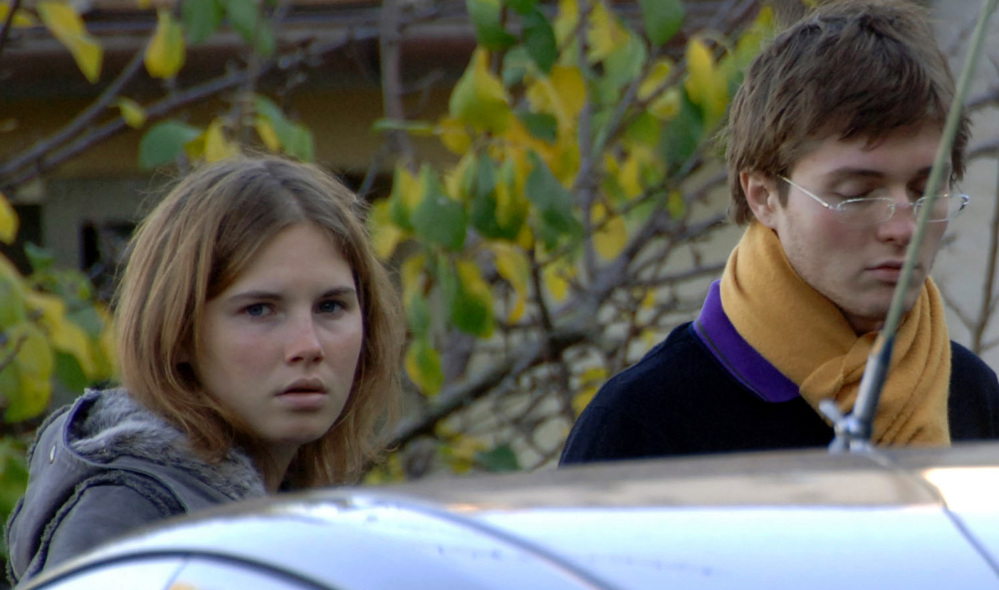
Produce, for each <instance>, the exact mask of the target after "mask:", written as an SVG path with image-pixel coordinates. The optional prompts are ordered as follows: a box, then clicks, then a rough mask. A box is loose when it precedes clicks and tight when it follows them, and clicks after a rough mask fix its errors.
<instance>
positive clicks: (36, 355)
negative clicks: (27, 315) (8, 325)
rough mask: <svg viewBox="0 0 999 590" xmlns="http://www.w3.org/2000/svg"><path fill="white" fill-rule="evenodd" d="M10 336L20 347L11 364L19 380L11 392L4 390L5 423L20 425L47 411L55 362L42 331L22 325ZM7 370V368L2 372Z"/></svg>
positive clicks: (33, 326) (35, 327)
mask: <svg viewBox="0 0 999 590" xmlns="http://www.w3.org/2000/svg"><path fill="white" fill-rule="evenodd" d="M10 337H11V339H12V341H13V342H18V341H20V342H21V348H20V350H19V351H18V353H17V356H16V357H14V362H13V363H12V365H14V366H16V367H17V372H18V373H19V380H18V383H17V385H16V387H15V388H14V389H13V390H11V389H4V390H3V391H4V395H5V396H7V402H8V403H7V408H6V410H5V411H4V420H6V421H8V422H20V421H22V420H28V419H30V418H34V417H36V416H38V415H40V414H41V413H42V412H44V411H45V410H46V408H48V405H49V400H50V399H51V396H52V369H53V364H54V363H53V358H52V356H53V355H52V349H51V347H50V346H49V343H48V341H47V340H46V338H45V334H44V332H42V330H41V328H39V327H37V326H35V325H34V324H21V325H20V326H18V327H17V329H16V330H11V334H10ZM9 349H10V347H7V350H9ZM9 369H10V367H7V369H5V370H4V372H7V370H9ZM4 385H5V386H6V383H4ZM10 391H14V392H15V395H10Z"/></svg>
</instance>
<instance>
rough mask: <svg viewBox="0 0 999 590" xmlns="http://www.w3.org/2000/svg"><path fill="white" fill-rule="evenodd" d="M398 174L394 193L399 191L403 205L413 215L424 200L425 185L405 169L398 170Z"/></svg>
mask: <svg viewBox="0 0 999 590" xmlns="http://www.w3.org/2000/svg"><path fill="white" fill-rule="evenodd" d="M396 170H397V172H398V174H397V175H396V178H395V186H394V187H392V189H393V190H392V192H395V191H396V190H398V191H399V196H400V197H401V201H402V203H403V204H404V205H405V206H406V209H407V211H409V212H410V213H412V212H413V211H414V210H415V209H416V207H417V206H418V205H419V204H420V201H422V200H423V184H422V183H421V182H420V179H419V178H417V177H416V175H414V174H410V173H409V171H408V170H406V169H405V168H404V167H399V168H397V169H396Z"/></svg>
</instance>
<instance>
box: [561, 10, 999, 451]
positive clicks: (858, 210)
mask: <svg viewBox="0 0 999 590" xmlns="http://www.w3.org/2000/svg"><path fill="white" fill-rule="evenodd" d="M932 39H933V32H932V30H931V29H930V27H929V25H928V24H927V22H926V18H925V16H924V14H923V12H922V10H921V9H920V8H918V7H916V6H913V5H911V4H907V3H902V2H900V1H887V0H880V1H874V0H870V1H868V2H857V1H848V2H835V3H830V4H825V5H823V6H821V7H820V8H818V9H817V10H816V11H815V12H814V13H812V14H811V15H809V16H807V17H806V18H805V19H804V20H802V21H800V22H798V23H797V24H795V25H794V26H792V27H791V28H789V29H788V30H786V31H785V32H783V33H782V34H781V35H780V36H778V37H777V39H775V41H774V42H773V44H772V45H770V46H769V47H768V48H766V49H764V50H763V52H762V53H761V54H760V55H759V57H757V59H756V60H755V61H754V62H753V64H752V65H751V66H750V68H749V71H748V72H747V75H746V78H745V81H744V83H743V85H742V87H741V88H740V89H739V92H738V93H737V95H736V97H735V99H734V101H733V104H732V108H731V113H730V117H729V129H728V167H729V176H730V188H731V193H732V198H733V208H734V216H735V219H736V221H737V222H738V223H739V224H748V227H747V228H746V231H745V233H744V235H743V237H742V240H741V241H740V242H739V244H738V245H737V246H736V248H735V250H733V252H732V254H731V256H730V257H729V260H728V264H727V265H726V268H725V271H724V274H723V276H722V278H721V280H720V281H717V282H715V283H714V284H713V285H712V287H711V290H710V292H709V294H708V297H707V299H706V301H705V303H704V307H703V309H702V311H701V314H700V316H699V317H698V319H697V320H696V321H694V322H692V323H690V324H685V325H682V326H680V327H678V328H677V329H675V330H674V331H673V332H672V333H671V334H670V335H669V337H667V338H666V340H665V341H663V342H661V343H660V344H659V345H658V346H656V347H655V348H654V349H653V350H651V351H650V352H649V353H648V354H647V355H646V356H645V358H643V359H642V360H641V361H640V362H639V363H638V364H636V365H634V366H633V367H631V368H629V369H627V370H626V371H624V372H622V373H620V374H619V375H617V376H615V377H614V378H613V379H611V380H610V381H609V382H608V383H607V384H606V385H604V387H603V388H602V389H601V391H600V392H599V393H598V394H597V396H596V397H595V398H594V400H593V401H592V403H591V404H590V405H589V407H587V408H586V410H585V411H584V412H583V414H582V415H581V416H580V418H579V420H578V421H577V423H576V425H575V426H574V427H573V430H572V432H571V433H570V435H569V439H568V441H567V442H566V446H565V449H564V451H563V454H562V460H561V463H562V464H567V463H580V462H588V461H599V460H609V459H623V458H637V457H651V456H663V455H680V454H691V453H710V452H722V451H740V450H762V449H778V448H795V447H809V446H823V445H827V444H828V443H829V442H830V441H831V440H832V438H833V430H832V427H831V426H830V425H829V423H828V422H827V421H826V420H825V419H824V418H823V417H822V416H821V415H820V414H819V412H818V409H817V408H818V404H819V402H820V401H821V400H823V399H834V400H835V401H836V402H837V404H838V405H839V407H840V409H841V410H843V411H849V410H850V409H852V407H853V403H854V401H855V399H856V396H857V390H858V386H859V383H860V378H861V376H862V374H863V371H864V367H865V364H866V361H867V357H868V354H869V352H870V348H871V345H872V343H873V342H874V339H875V337H876V335H877V330H879V329H880V328H881V325H882V323H883V322H884V319H885V317H886V315H887V312H888V308H889V304H890V302H891V300H892V296H893V293H894V290H895V286H896V284H897V283H898V281H899V277H900V274H901V268H902V263H903V261H904V260H905V256H906V248H907V247H908V246H909V243H910V241H911V240H912V239H913V234H914V232H915V228H916V216H917V215H918V214H919V211H920V209H921V208H922V207H924V206H925V203H926V201H925V200H923V198H924V194H923V193H924V190H925V187H926V183H927V179H928V176H929V173H930V168H931V166H932V164H933V160H934V156H935V153H936V149H937V146H938V145H939V143H940V140H941V135H942V129H943V124H944V120H945V118H946V115H947V110H948V108H949V105H950V103H951V101H952V99H953V96H954V82H953V79H952V77H951V74H950V71H949V69H948V67H947V63H946V60H945V58H944V56H943V55H942V54H941V52H940V50H939V48H938V47H937V46H936V44H935V43H934V41H933V40H932ZM967 141H968V124H967V121H964V122H963V123H962V125H961V128H960V130H959V132H958V134H957V138H956V141H955V142H954V148H953V151H952V152H951V157H950V165H951V168H950V173H949V182H948V183H947V185H948V186H947V188H945V190H942V191H941V193H942V194H941V195H940V196H939V197H938V199H937V200H936V202H935V204H934V205H933V209H932V211H931V212H930V213H931V215H930V219H931V220H932V223H929V224H928V228H927V231H926V232H925V234H924V239H923V243H922V244H921V249H920V253H919V257H918V264H917V267H916V270H915V275H914V277H913V281H912V283H911V286H910V287H909V288H908V289H907V291H906V297H905V304H906V315H905V316H904V317H903V320H902V322H901V325H900V329H899V332H898V336H897V338H896V343H895V350H894V355H893V358H892V366H891V370H890V372H889V375H888V379H887V382H886V385H885V388H884V390H883V393H882V398H881V403H880V405H879V407H878V411H877V415H876V417H875V422H874V427H873V437H872V439H873V442H875V443H876V444H879V445H909V444H912V445H947V444H949V443H950V441H951V440H969V439H986V438H996V437H999V382H997V380H996V374H995V373H994V372H993V371H992V370H991V369H990V368H989V367H988V366H987V365H985V363H983V362H982V361H981V359H979V358H978V357H977V356H975V355H974V354H972V353H971V352H970V351H968V350H967V349H966V348H964V347H962V346H961V345H959V344H956V343H954V342H951V341H950V338H949V336H948V333H947V326H946V324H945V321H944V307H943V303H942V301H941V297H940V294H939V292H938V291H937V288H936V286H935V285H934V283H933V281H932V280H931V279H930V278H929V276H928V275H929V271H930V268H931V267H932V265H933V259H934V256H935V255H936V252H937V249H938V248H939V246H940V242H941V238H942V236H943V234H944V231H945V230H946V228H947V222H948V220H950V219H952V218H953V217H955V216H956V215H957V214H958V213H959V212H960V211H961V210H962V209H963V208H964V206H965V204H966V202H967V197H965V196H963V195H959V194H956V193H955V192H952V191H951V188H950V187H951V186H952V185H953V182H954V181H956V180H958V179H959V178H960V177H961V176H962V174H963V172H964V160H963V155H962V153H963V150H964V147H965V145H966V144H967Z"/></svg>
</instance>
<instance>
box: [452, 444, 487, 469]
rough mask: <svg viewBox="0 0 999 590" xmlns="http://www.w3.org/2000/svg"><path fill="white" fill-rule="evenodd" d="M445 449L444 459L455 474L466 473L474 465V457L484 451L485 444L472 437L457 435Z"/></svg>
mask: <svg viewBox="0 0 999 590" xmlns="http://www.w3.org/2000/svg"><path fill="white" fill-rule="evenodd" d="M445 448H446V449H447V453H446V455H445V456H446V458H447V462H448V464H449V465H450V467H451V471H453V472H455V473H467V472H468V471H469V470H470V469H471V468H472V467H473V466H474V465H475V456H476V454H477V453H479V452H480V451H484V450H486V448H488V447H487V445H486V443H485V442H484V441H483V440H482V439H479V438H476V437H474V436H467V435H459V436H458V437H457V438H456V439H455V440H452V441H450V444H449V445H448V446H447V447H445Z"/></svg>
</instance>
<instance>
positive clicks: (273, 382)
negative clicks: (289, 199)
mask: <svg viewBox="0 0 999 590" xmlns="http://www.w3.org/2000/svg"><path fill="white" fill-rule="evenodd" d="M361 311H362V310H361V306H360V302H359V301H358V295H357V289H356V285H355V284H354V278H353V272H352V269H351V267H350V265H349V264H348V263H347V261H346V260H344V258H343V256H341V254H340V252H339V251H338V250H337V248H336V247H335V246H334V245H333V243H332V242H331V240H330V238H329V237H328V235H327V233H326V232H325V231H323V230H322V229H321V228H320V227H319V226H316V225H314V224H312V223H301V224H298V225H294V226H292V227H289V228H287V229H284V230H282V231H281V232H280V233H278V234H277V235H275V236H274V237H273V238H271V239H270V240H269V242H268V243H267V244H265V245H264V247H263V248H261V249H260V251H259V253H258V254H257V255H256V256H255V258H254V259H253V260H252V261H251V262H250V264H249V266H248V267H247V268H246V269H245V270H244V271H243V272H242V274H240V275H239V276H238V277H237V279H236V281H235V282H234V283H233V284H232V285H230V286H229V288H227V289H226V290H225V291H223V292H222V293H220V294H219V295H218V296H217V297H215V298H213V299H212V300H211V301H209V302H208V303H207V305H206V307H205V314H204V319H203V322H202V325H201V326H200V328H201V329H200V334H201V336H200V338H201V341H200V347H199V348H200V355H199V357H198V358H197V359H195V371H196V374H197V376H198V378H199V380H200V381H201V383H202V384H203V386H204V387H205V389H206V390H207V392H208V394H209V395H211V396H212V397H213V398H214V399H215V400H217V401H218V402H220V403H221V404H223V405H224V406H225V407H226V408H227V409H228V410H229V411H231V412H233V413H234V414H235V415H237V416H238V417H239V418H240V419H242V420H243V421H244V422H245V423H246V424H247V425H248V426H249V428H250V430H251V434H253V435H254V436H256V437H257V438H258V439H259V441H260V442H261V443H263V445H264V447H265V448H266V449H267V450H268V451H269V452H270V453H271V456H272V459H273V460H274V461H275V462H276V463H277V465H279V466H281V467H282V469H285V468H287V465H288V463H289V462H290V461H291V459H292V457H293V456H294V454H295V452H296V451H297V450H298V448H299V447H300V446H301V445H303V444H305V443H308V442H312V441H314V440H317V439H319V438H320V437H322V436H323V435H324V434H325V433H326V432H327V431H329V429H330V427H332V425H333V423H334V422H335V421H336V419H337V418H338V417H339V416H340V413H341V412H342V411H343V408H344V405H345V404H346V402H347V397H348V395H349V394H350V391H351V387H352V386H353V382H354V375H355V372H356V369H357V363H358V360H359V358H360V354H361V347H362V344H363V340H364V325H363V321H362V313H361Z"/></svg>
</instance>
